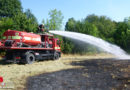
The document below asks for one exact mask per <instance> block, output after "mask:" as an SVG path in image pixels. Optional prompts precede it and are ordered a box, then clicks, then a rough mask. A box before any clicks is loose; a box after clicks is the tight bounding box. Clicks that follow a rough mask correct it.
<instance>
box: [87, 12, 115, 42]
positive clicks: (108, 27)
mask: <svg viewBox="0 0 130 90" xmlns="http://www.w3.org/2000/svg"><path fill="white" fill-rule="evenodd" d="M85 21H88V22H89V23H91V24H94V25H95V26H96V27H97V29H98V31H99V37H101V38H103V39H105V40H108V41H110V42H114V39H113V38H112V37H113V33H114V32H115V30H116V26H115V22H114V21H112V20H111V19H109V18H108V17H106V16H96V15H94V14H92V15H89V16H87V17H86V18H85Z"/></svg>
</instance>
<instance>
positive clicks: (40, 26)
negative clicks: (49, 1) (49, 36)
mask: <svg viewBox="0 0 130 90" xmlns="http://www.w3.org/2000/svg"><path fill="white" fill-rule="evenodd" d="M43 32H44V24H40V25H39V26H38V33H43Z"/></svg>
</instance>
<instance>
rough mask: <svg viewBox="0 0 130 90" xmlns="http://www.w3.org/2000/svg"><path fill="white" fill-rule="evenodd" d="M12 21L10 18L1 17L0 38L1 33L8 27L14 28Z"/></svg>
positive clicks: (0, 36)
mask: <svg viewBox="0 0 130 90" xmlns="http://www.w3.org/2000/svg"><path fill="white" fill-rule="evenodd" d="M13 24H14V21H13V19H11V18H1V20H0V38H2V35H3V33H4V32H5V31H6V30H8V29H12V30H13V29H14V27H13Z"/></svg>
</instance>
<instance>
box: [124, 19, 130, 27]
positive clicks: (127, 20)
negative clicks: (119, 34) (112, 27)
mask: <svg viewBox="0 0 130 90" xmlns="http://www.w3.org/2000/svg"><path fill="white" fill-rule="evenodd" d="M124 22H125V23H126V24H127V25H128V28H129V29H130V17H127V18H125V19H124Z"/></svg>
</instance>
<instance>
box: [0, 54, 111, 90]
mask: <svg viewBox="0 0 130 90" xmlns="http://www.w3.org/2000/svg"><path fill="white" fill-rule="evenodd" d="M112 57H113V56H112V55H109V54H95V55H62V57H61V58H60V59H59V60H56V61H52V60H49V61H39V62H35V63H33V64H31V65H27V64H26V65H19V64H3V63H0V76H3V78H4V82H5V83H7V84H9V83H10V82H12V83H13V85H14V89H13V90H23V89H24V88H26V87H25V85H26V79H27V78H28V77H30V76H35V75H39V74H43V73H49V72H56V71H61V70H66V69H73V68H82V66H73V65H71V64H70V63H72V62H76V61H83V60H90V59H101V58H112Z"/></svg>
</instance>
